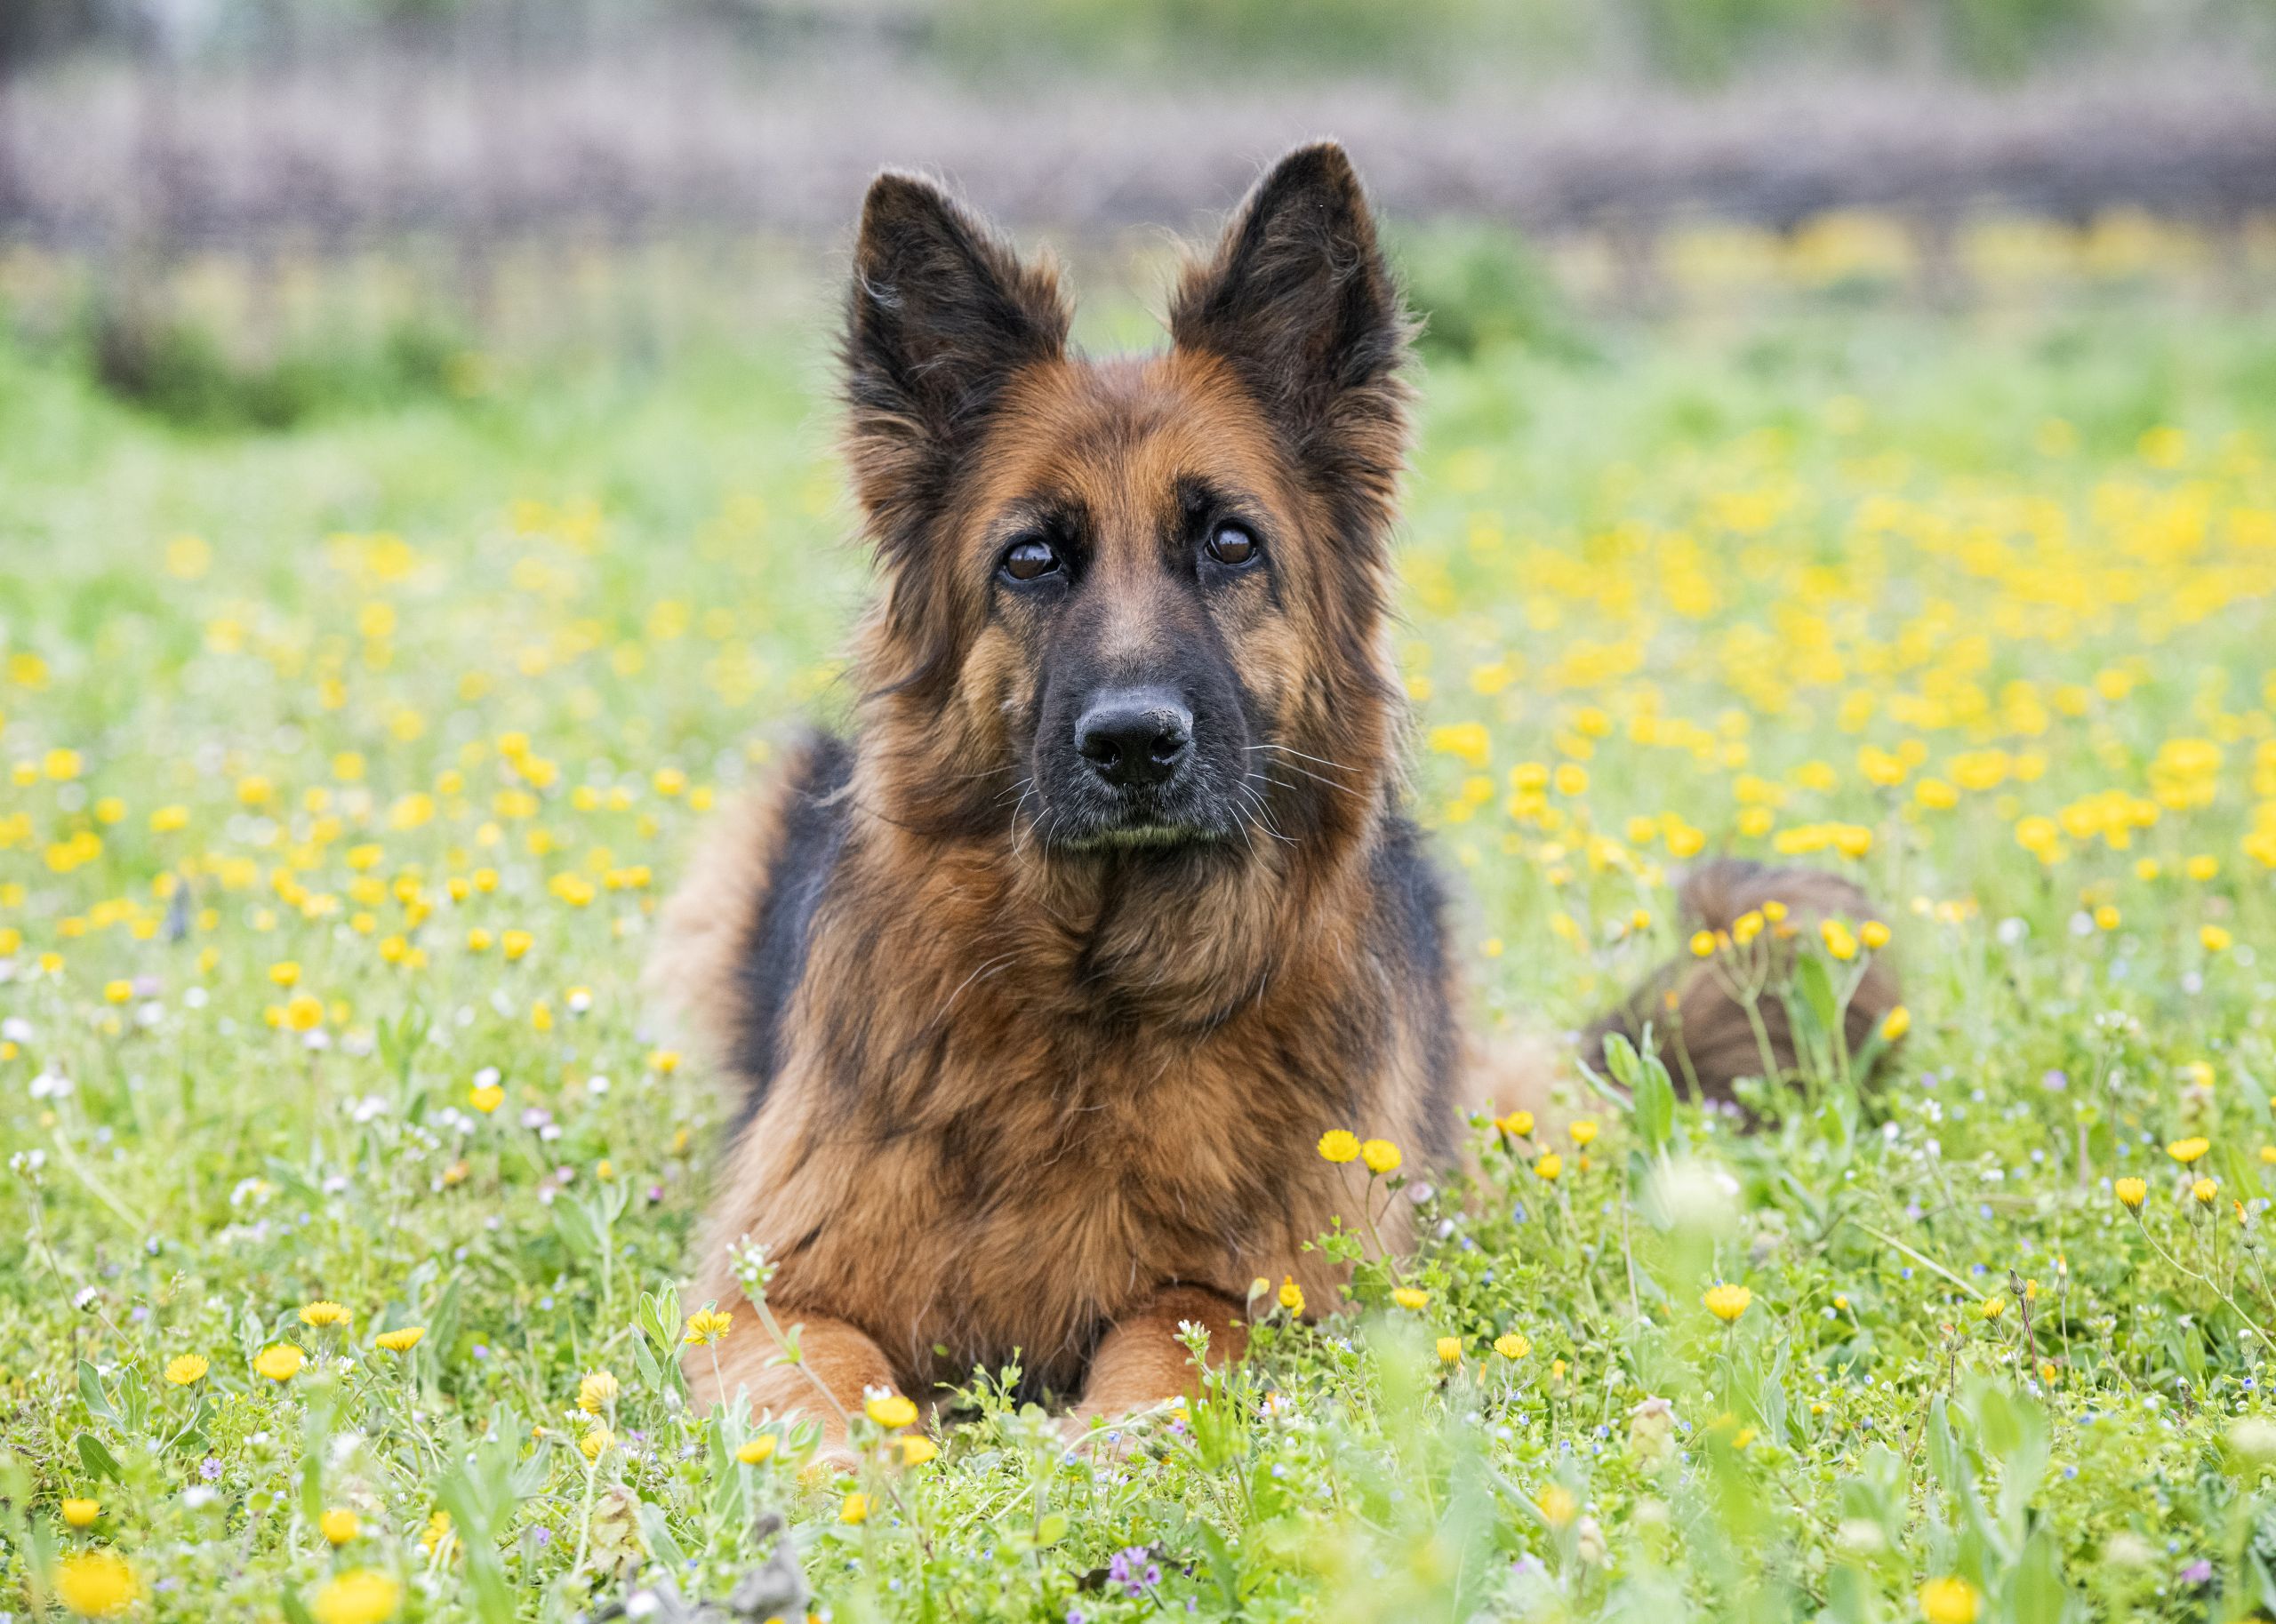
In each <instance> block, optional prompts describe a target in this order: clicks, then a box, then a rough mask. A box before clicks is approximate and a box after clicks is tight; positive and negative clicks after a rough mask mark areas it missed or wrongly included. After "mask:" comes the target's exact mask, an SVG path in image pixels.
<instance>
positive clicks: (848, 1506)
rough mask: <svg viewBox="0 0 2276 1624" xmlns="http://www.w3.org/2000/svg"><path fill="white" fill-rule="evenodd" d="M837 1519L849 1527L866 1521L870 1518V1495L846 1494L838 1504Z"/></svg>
mask: <svg viewBox="0 0 2276 1624" xmlns="http://www.w3.org/2000/svg"><path fill="white" fill-rule="evenodd" d="M837 1520H838V1521H839V1522H841V1523H844V1524H845V1525H846V1526H848V1527H849V1528H850V1527H854V1526H857V1525H858V1524H862V1523H866V1522H868V1521H869V1520H870V1497H869V1496H868V1495H866V1494H849V1495H847V1496H846V1497H845V1500H842V1501H840V1502H839V1504H838V1508H837Z"/></svg>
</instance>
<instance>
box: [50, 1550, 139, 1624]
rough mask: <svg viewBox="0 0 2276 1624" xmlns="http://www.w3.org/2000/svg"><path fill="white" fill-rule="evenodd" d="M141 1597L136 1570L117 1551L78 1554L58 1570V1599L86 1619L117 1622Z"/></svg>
mask: <svg viewBox="0 0 2276 1624" xmlns="http://www.w3.org/2000/svg"><path fill="white" fill-rule="evenodd" d="M141 1594H142V1587H141V1586H140V1584H139V1583H137V1582H136V1580H135V1578H134V1570H133V1569H132V1568H130V1567H128V1566H127V1565H126V1559H125V1558H124V1557H123V1556H120V1555H118V1553H117V1552H116V1551H107V1550H91V1551H74V1552H72V1553H71V1554H70V1555H69V1556H66V1557H64V1559H63V1560H62V1562H61V1563H60V1564H59V1565H58V1567H57V1568H56V1572H55V1595H56V1598H57V1599H58V1600H59V1601H60V1602H61V1603H62V1604H64V1605H65V1606H66V1607H68V1608H69V1609H70V1610H71V1611H72V1612H76V1613H77V1614H78V1615H79V1616H80V1617H81V1618H83V1619H115V1618H116V1617H117V1616H118V1615H119V1614H120V1613H122V1612H125V1611H126V1610H127V1608H128V1607H130V1606H132V1604H133V1602H134V1598H135V1597H136V1596H140V1595H141Z"/></svg>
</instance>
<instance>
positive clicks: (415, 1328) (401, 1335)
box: [372, 1325, 427, 1354]
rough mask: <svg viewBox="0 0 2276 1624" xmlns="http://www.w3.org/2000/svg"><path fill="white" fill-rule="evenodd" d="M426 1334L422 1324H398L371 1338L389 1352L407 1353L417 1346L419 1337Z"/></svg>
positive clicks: (425, 1328)
mask: <svg viewBox="0 0 2276 1624" xmlns="http://www.w3.org/2000/svg"><path fill="white" fill-rule="evenodd" d="M426 1334H427V1327H426V1326H424V1325H398V1326H397V1328H396V1329H395V1330H393V1331H382V1332H380V1334H379V1335H377V1336H375V1337H373V1339H372V1340H373V1341H374V1342H376V1343H378V1344H379V1345H380V1346H381V1348H386V1349H387V1350H388V1351H389V1353H397V1354H403V1353H409V1352H410V1351H411V1350H412V1349H413V1348H416V1347H418V1346H419V1339H420V1338H421V1337H422V1336H425V1335H426Z"/></svg>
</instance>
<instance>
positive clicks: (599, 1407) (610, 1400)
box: [577, 1371, 617, 1415]
mask: <svg viewBox="0 0 2276 1624" xmlns="http://www.w3.org/2000/svg"><path fill="white" fill-rule="evenodd" d="M616 1395H617V1385H616V1378H615V1377H614V1376H613V1375H611V1374H610V1373H609V1372H606V1371H594V1372H590V1373H589V1374H588V1375H587V1376H586V1377H585V1379H584V1380H581V1381H580V1382H579V1383H578V1384H577V1408H579V1409H580V1410H582V1411H583V1412H585V1413H586V1414H587V1415H598V1414H599V1413H600V1412H602V1411H604V1410H605V1409H607V1408H608V1407H609V1406H610V1405H611V1404H614V1403H615V1402H616Z"/></svg>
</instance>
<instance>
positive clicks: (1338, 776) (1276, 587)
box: [845, 144, 1410, 860]
mask: <svg viewBox="0 0 2276 1624" xmlns="http://www.w3.org/2000/svg"><path fill="white" fill-rule="evenodd" d="M1068 322H1069V310H1068V306H1067V304H1066V302H1065V300H1064V299H1063V298H1062V294H1061V292H1060V289H1059V283H1058V276H1057V274H1056V271H1055V268H1054V267H1053V266H1052V265H1051V264H1050V263H1049V262H1047V261H1046V262H1042V263H1029V262H1023V261H1022V260H1021V259H1020V258H1018V257H1017V256H1016V255H1015V254H1014V252H1013V251H1012V250H1011V249H1010V248H1009V247H1008V246H1006V244H1004V243H1003V242H1002V241H1001V240H1000V239H999V238H998V237H997V236H994V235H993V234H992V233H991V232H990V230H989V229H988V228H986V227H985V226H984V225H983V224H982V222H980V221H979V220H976V219H974V217H973V216H972V215H971V214H970V213H968V212H966V210H965V209H964V208H963V207H961V206H960V205H959V204H957V203H956V202H954V201H953V200H952V199H951V198H950V197H949V196H947V195H945V194H944V193H943V192H942V190H941V189H940V188H937V187H935V186H934V185H933V184H932V183H930V182H929V181H926V180H919V179H916V178H914V177H910V176H907V175H901V174H892V173H888V174H886V175H883V176H880V177H879V178H878V180H877V181H876V182H875V183H874V184H873V185H872V186H871V187H870V194H869V197H868V200H867V202H866V203H865V204H864V206H863V209H862V226H861V236H860V241H859V244H858V246H857V248H856V250H855V264H854V283H853V287H852V291H851V294H850V298H849V301H848V311H847V322H846V333H845V380H846V384H845V387H846V394H847V399H848V404H849V407H850V413H849V422H848V428H847V449H848V452H849V460H850V461H851V464H852V468H853V471H854V481H855V485H856V489H857V491H858V493H859V495H860V498H861V501H862V507H863V509H864V513H865V516H866V519H867V523H868V527H869V531H870V536H871V538H872V540H874V542H875V544H876V546H877V548H878V554H879V556H880V560H881V562H882V564H883V566H884V569H885V572H886V590H885V595H884V597H883V599H882V600H881V603H880V604H879V606H878V612H877V613H876V614H875V615H874V616H873V617H872V620H871V622H870V626H869V628H868V630H867V634H866V637H865V644H864V651H863V665H864V672H863V675H864V677H865V678H866V680H867V681H868V683H869V684H870V689H871V693H872V703H873V705H874V706H875V707H876V708H875V709H874V710H873V713H872V714H873V717H874V719H875V720H876V722H877V724H878V725H877V728H876V734H877V739H876V747H877V748H878V749H879V750H880V751H881V752H882V753H883V754H884V756H885V757H886V760H885V762H884V764H883V770H882V772H881V782H882V784H883V786H884V788H886V792H887V793H889V794H890V796H892V798H893V799H894V803H895V805H894V814H895V815H897V816H898V817H899V818H900V819H902V820H906V821H909V822H911V823H914V824H918V825H919V826H927V827H938V828H958V829H961V830H965V831H966V832H974V833H977V832H981V831H984V830H987V829H990V828H993V829H996V830H999V831H1001V832H1002V833H1003V834H1004V835H1005V836H1006V838H1008V839H1009V840H1011V841H1012V843H1013V844H1014V845H1015V846H1019V847H1021V848H1022V849H1023V850H1030V851H1033V852H1037V853H1038V854H1040V856H1041V858H1042V860H1083V858H1084V856H1085V854H1090V855H1096V854H1101V853H1109V852H1119V853H1127V852H1134V851H1135V852H1146V853H1150V854H1154V855H1157V856H1161V857H1180V858H1184V859H1188V860H1219V859H1222V858H1227V857H1230V858H1234V859H1238V857H1239V856H1241V855H1243V854H1246V853H1253V852H1255V851H1256V850H1257V849H1258V848H1259V847H1260V846H1263V845H1265V844H1267V843H1268V842H1270V841H1271V840H1274V839H1276V838H1277V839H1279V840H1286V841H1295V842H1299V843H1301V842H1302V841H1304V840H1305V839H1307V838H1309V837H1312V836H1317V835H1318V834H1319V833H1320V832H1321V831H1323V830H1326V829H1331V828H1337V827H1346V828H1348V827H1354V826H1356V825H1357V824H1358V823H1359V822H1361V821H1363V820H1365V819H1366V818H1367V817H1369V816H1372V814H1373V812H1374V805H1375V803H1376V802H1377V800H1378V798H1379V796H1380V781H1379V780H1380V771H1381V764H1382V761H1383V760H1384V759H1385V758H1386V756H1388V755H1389V754H1390V744H1391V740H1390V732H1391V729H1392V727H1393V726H1394V718H1395V716H1396V714H1397V698H1396V691H1395V685H1394V684H1393V682H1392V679H1391V678H1390V675H1389V671H1388V667H1387V664H1386V661H1385V660H1384V657H1383V653H1382V622H1383V600H1384V596H1385V594H1386V591H1387V588H1388V583H1389V574H1390V572H1389V564H1388V558H1387V532H1388V530H1389V528H1390V523H1391V519H1392V513H1393V503H1394V500H1395V495H1396V487H1397V484H1398V476H1399V474H1400V471H1401V469H1402V467H1403V465H1404V461H1405V457H1406V439H1407V427H1406V391H1405V388H1404V387H1403V385H1402V384H1401V382H1400V381H1399V379H1398V369H1399V366H1400V364H1401V363H1402V361H1403V360H1404V359H1405V357H1406V348H1407V338H1408V332H1409V326H1410V324H1409V322H1408V319H1407V317H1406V313H1405V310H1404V308H1403V307H1402V305H1401V302H1400V299H1399V296H1398V290H1397V287H1396V285H1395V284H1394V282H1393V280H1392V278H1391V276H1390V271H1389V269H1388V268H1387V267H1386V265H1385V263H1384V260H1383V257H1382V252H1381V250H1380V248H1379V247H1378V245H1377V243H1376V237H1375V230H1374V222H1373V220H1372V219H1371V217H1370V215H1369V213H1368V210H1367V205H1366V199H1365V197H1364V196H1362V194H1361V191H1360V188H1359V184H1358V178H1357V177H1356V176H1355V175H1354V174H1353V173H1352V170H1351V165H1350V161H1349V160H1348V159H1347V158H1346V157H1345V156H1344V155H1343V152H1342V148H1338V147H1335V146H1334V145H1328V144H1323V145H1318V146H1312V147H1307V148H1301V149H1299V150H1297V151H1296V152H1294V153H1292V154H1290V155H1289V156H1286V158H1284V159H1282V160H1281V161H1280V163H1279V164H1278V165H1276V166H1275V167H1274V168H1273V169H1272V171H1271V172H1270V173H1269V174H1268V175H1266V176H1265V178H1264V179H1263V180H1262V181H1261V182H1260V183H1259V184H1258V185H1257V187H1256V188H1255V189H1254V191H1253V192H1252V193H1251V194H1250V196H1249V197H1248V199H1247V200H1246V202H1245V203H1244V204H1242V205H1241V207H1240V209H1239V211H1238V213H1237V214H1236V215H1235V216H1234V218H1233V220H1232V221H1231V224H1230V226H1229V228H1227V229H1226V231H1225V233H1224V236H1223V237H1222V241H1221V242H1220V243H1219V244H1218V245H1217V247H1216V248H1215V250H1214V252H1212V253H1210V254H1209V255H1207V256H1206V258H1202V259H1198V260H1195V261H1194V262H1192V263H1191V264H1190V265H1189V267H1188V268H1187V269H1186V271H1185V273H1184V275H1183V276H1182V280H1181V282H1180V284H1179V286H1178V288H1177V290H1176V292H1175V295H1174V300H1173V301H1172V305H1171V308H1170V314H1169V330H1170V337H1171V340H1172V343H1171V346H1170V348H1168V349H1167V350H1166V351H1164V352H1160V353H1157V354H1153V355H1148V356H1133V357H1125V358H1115V359H1108V360H1093V359H1090V358H1087V357H1085V356H1079V355H1077V354H1075V353H1073V352H1071V351H1070V349H1069V348H1068V345H1067V330H1068Z"/></svg>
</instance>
